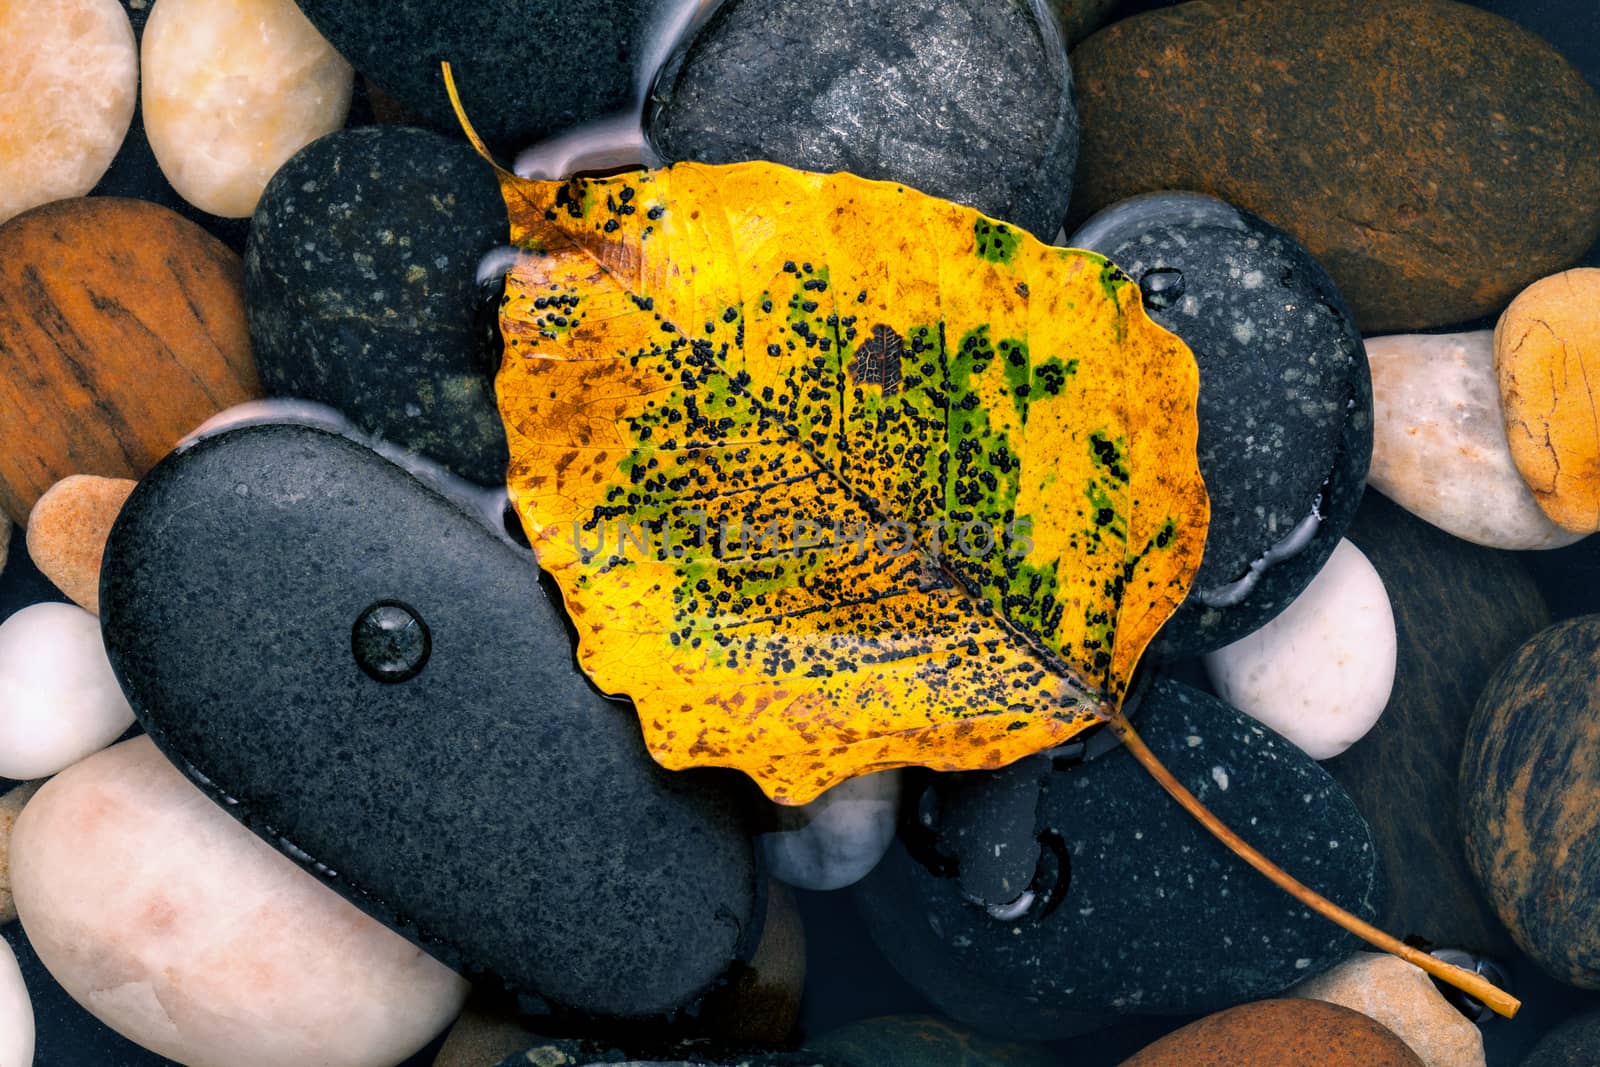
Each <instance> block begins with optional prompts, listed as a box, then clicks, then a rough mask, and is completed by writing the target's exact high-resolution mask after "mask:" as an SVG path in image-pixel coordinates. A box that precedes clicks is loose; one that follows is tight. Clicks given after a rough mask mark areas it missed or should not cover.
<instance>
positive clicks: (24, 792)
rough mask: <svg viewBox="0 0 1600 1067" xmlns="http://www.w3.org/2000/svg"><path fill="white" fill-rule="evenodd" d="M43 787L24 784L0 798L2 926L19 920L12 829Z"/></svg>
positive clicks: (0, 908)
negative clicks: (13, 884)
mask: <svg viewBox="0 0 1600 1067" xmlns="http://www.w3.org/2000/svg"><path fill="white" fill-rule="evenodd" d="M41 785H44V782H43V781H38V782H24V783H23V784H21V785H19V786H17V787H16V788H14V789H12V790H10V791H9V792H7V793H6V794H5V795H3V796H0V926H4V925H5V924H6V923H9V922H15V921H16V918H17V902H16V901H15V900H13V899H12V898H11V828H12V827H13V826H15V825H16V822H17V816H18V815H21V814H22V806H23V805H24V804H26V803H27V802H28V800H29V798H30V797H32V796H33V794H35V793H37V792H38V791H39V787H40V786H41Z"/></svg>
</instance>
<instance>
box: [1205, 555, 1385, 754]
mask: <svg viewBox="0 0 1600 1067" xmlns="http://www.w3.org/2000/svg"><path fill="white" fill-rule="evenodd" d="M1395 649H1396V645H1395V629H1394V612H1393V611H1392V610H1391V609H1390V607H1389V595H1388V594H1387V593H1386V592H1384V588H1383V579H1382V578H1380V577H1378V572H1377V571H1375V570H1373V569H1372V564H1371V563H1369V562H1367V557H1366V556H1363V555H1362V554H1361V550H1360V549H1359V548H1357V547H1355V546H1354V545H1352V544H1351V543H1350V542H1349V541H1340V542H1339V546H1338V547H1337V548H1335V549H1334V550H1333V555H1332V556H1330V557H1329V558H1328V562H1327V563H1326V564H1325V565H1324V566H1323V568H1322V570H1320V571H1318V572H1317V576H1316V578H1314V579H1312V581H1311V584H1310V585H1308V586H1306V589H1305V592H1303V593H1301V594H1300V595H1299V596H1298V597H1296V598H1295V599H1294V602H1293V603H1291V604H1290V605H1289V606H1288V607H1287V608H1285V609H1284V611H1283V613H1282V614H1281V615H1279V616H1277V617H1276V618H1274V619H1273V620H1272V621H1271V622H1269V623H1267V624H1266V625H1265V626H1263V627H1262V628H1261V629H1259V630H1257V631H1256V632H1255V633H1253V634H1251V635H1249V636H1248V637H1244V638H1241V639H1240V640H1238V641H1235V642H1234V643H1233V644H1231V645H1227V646H1225V647H1223V648H1220V649H1218V650H1217V651H1215V652H1212V653H1209V654H1208V655H1207V656H1206V657H1205V665H1206V673H1207V674H1208V675H1209V676H1210V678H1211V684H1212V685H1213V686H1215V687H1216V690H1217V695H1218V696H1220V697H1222V699H1224V700H1226V701H1227V702H1228V703H1230V704H1232V705H1233V706H1234V707H1236V708H1238V709H1239V710H1240V711H1243V712H1245V713H1246V714H1247V715H1250V716H1252V717H1253V718H1255V719H1256V720H1257V721H1258V722H1262V723H1265V724H1266V725H1268V726H1270V727H1272V728H1273V729H1274V730H1276V731H1277V732H1278V733H1279V734H1281V735H1282V736H1284V737H1285V738H1287V739H1288V740H1290V741H1293V742H1294V743H1295V744H1296V745H1299V746H1300V749H1301V751H1303V752H1304V753H1305V754H1306V755H1308V756H1310V757H1311V758H1312V759H1319V760H1323V759H1330V758H1332V757H1333V756H1337V755H1338V754H1339V753H1341V752H1343V751H1344V750H1345V749H1347V748H1349V747H1350V746H1351V745H1353V744H1355V743H1356V742H1357V741H1359V740H1360V739H1361V737H1362V736H1363V735H1364V734H1365V733H1366V732H1367V731H1368V730H1370V729H1372V725H1373V724H1374V723H1376V722H1377V721H1378V716H1380V715H1382V714H1383V708H1384V705H1386V704H1387V703H1388V702H1389V691H1390V689H1391V687H1393V685H1394V669H1395Z"/></svg>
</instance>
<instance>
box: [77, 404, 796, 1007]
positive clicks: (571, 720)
mask: <svg viewBox="0 0 1600 1067" xmlns="http://www.w3.org/2000/svg"><path fill="white" fill-rule="evenodd" d="M384 601H392V602H399V603H400V604H402V605H404V606H405V608H406V610H408V611H409V612H410V613H411V614H413V615H414V616H415V617H417V618H419V619H420V620H421V622H422V624H423V625H424V626H425V628H426V631H427V634H428V640H427V641H426V642H425V644H426V645H427V646H428V649H429V651H428V655H427V656H426V658H425V660H424V661H423V662H422V664H421V670H420V673H417V674H416V675H415V676H414V677H411V678H410V679H409V680H406V681H401V682H392V683H385V682H381V681H378V680H376V679H375V678H374V677H371V676H370V675H369V674H368V673H367V672H366V671H364V670H363V667H362V666H361V665H360V664H358V662H357V658H356V656H355V655H354V654H353V645H354V642H353V629H354V626H355V623H356V621H357V619H358V618H361V617H362V616H363V615H364V614H366V612H367V611H368V609H369V607H370V606H371V605H373V604H375V603H380V602H384ZM100 613H101V622H102V626H103V630H104V634H105V638H106V646H107V651H108V652H109V654H110V656H111V659H112V663H113V666H114V667H115V669H116V670H117V673H118V677H119V678H120V680H121V682H122V685H123V688H124V690H125V691H126V692H127V694H128V696H129V699H130V701H131V702H132V704H133V705H134V708H135V710H136V711H137V713H138V714H139V716H140V721H141V723H142V725H143V726H144V727H145V729H146V730H147V731H148V732H149V734H150V736H151V737H152V738H153V739H154V740H155V741H156V743H157V744H158V745H159V746H160V747H161V749H162V751H163V752H165V753H166V754H167V755H168V756H169V757H170V758H172V760H173V761H174V762H175V763H176V764H178V766H180V767H181V768H183V769H184V770H185V771H186V773H187V774H188V775H189V776H190V777H191V778H192V779H193V780H194V781H195V782H196V783H197V784H198V785H200V786H201V787H202V788H203V789H205V790H206V791H207V792H208V793H209V794H210V795H211V796H212V797H213V798H215V799H217V800H218V801H219V802H221V803H223V804H224V805H225V806H226V807H227V810H228V811H229V812H230V813H232V814H233V815H235V816H236V817H238V818H240V819H241V820H242V821H243V822H244V823H245V825H247V826H249V827H250V828H251V829H252V830H254V831H255V832H256V833H257V834H259V835H261V836H262V837H263V838H264V839H266V840H267V841H269V842H270V843H272V844H274V845H276V846H277V847H278V848H279V849H281V850H282V851H284V852H285V853H286V854H287V855H289V856H290V857H291V858H293V859H295V860H296V861H297V862H299V863H300V864H301V865H302V866H303V867H305V868H306V869H307V870H309V871H311V872H312V873H313V874H315V875H316V876H317V877H318V878H320V879H321V880H322V881H323V882H325V883H326V884H328V885H329V886H331V887H332V888H334V889H335V890H337V891H339V892H341V893H343V894H344V895H345V896H346V897H348V898H349V899H350V900H351V902H352V903H354V904H356V905H357V906H358V907H360V908H362V909H363V910H365V911H367V912H368V913H369V914H371V915H373V916H374V917H376V918H378V919H379V920H381V921H383V922H386V923H388V924H390V925H391V926H393V927H394V928H396V929H397V930H399V931H400V932H402V933H404V934H406V935H407V936H409V937H411V938H412V939H413V940H414V941H416V942H417V943H418V944H420V945H422V946H423V947H425V948H426V949H427V950H428V951H429V952H431V953H433V954H434V955H436V956H438V957H439V958H440V959H442V960H443V961H444V962H446V963H447V964H449V965H450V966H452V967H456V968H457V969H461V970H464V971H465V972H466V973H468V974H469V975H472V974H476V973H478V972H481V971H487V972H489V973H491V974H493V975H496V976H498V977H500V978H501V979H504V980H505V981H506V982H508V983H509V984H511V985H512V986H513V987H514V988H515V989H517V990H518V991H520V992H523V993H526V994H529V995H530V997H531V998H542V1001H543V1005H540V1004H539V1003H538V1001H537V1000H530V1005H531V1006H533V1007H541V1006H548V1007H549V1008H551V1009H552V1010H558V1011H561V1010H566V1011H571V1012H579V1013H583V1014H585V1015H604V1016H643V1015H653V1014H657V1013H661V1012H667V1011H671V1010H673V1009H677V1008H681V1007H684V1006H685V1005H688V1004H690V1003H691V1002H693V1001H694V1000H695V999H696V998H697V997H698V996H699V995H700V994H701V993H702V992H703V991H704V990H705V989H706V988H707V987H708V986H710V985H711V984H712V982H713V981H714V980H715V979H717V978H718V977H719V975H721V974H722V973H723V972H724V971H725V969H726V968H727V966H728V964H729V963H730V962H731V961H733V960H735V959H736V958H748V957H749V955H750V953H752V952H753V950H754V946H755V942H756V939H757V938H759V935H760V929H759V925H760V923H759V918H758V917H759V916H761V915H763V914H764V911H763V905H762V902H761V899H760V890H759V889H758V886H759V885H760V884H761V882H760V880H759V879H758V874H757V871H756V867H755V860H754V855H753V850H752V847H751V844H750V841H749V838H748V836H747V828H746V827H745V825H744V823H743V820H742V817H741V816H740V814H739V808H740V807H741V806H743V807H746V808H747V807H748V797H747V796H746V794H745V792H744V790H743V789H742V788H740V787H741V785H742V783H740V782H739V781H738V780H736V779H734V780H730V779H729V778H727V777H725V776H721V775H718V774H716V773H703V772H702V773H696V772H688V773H676V774H674V773H670V772H668V771H665V770H662V769H661V768H659V767H657V766H656V765H655V764H654V763H652V762H651V760H650V758H649V756H648V755H647V753H646V751H645V748H644V744H643V741H642V739H641V737H640V734H639V725H638V722H637V720H636V719H635V717H634V714H633V712H632V710H631V709H630V707H629V706H628V705H626V704H624V703H617V702H612V701H609V700H606V699H605V698H603V697H601V696H600V695H599V694H598V693H596V692H595V691H594V690H593V689H592V688H591V687H590V685H589V684H588V682H587V680H586V679H585V678H584V677H583V675H582V674H581V673H580V672H579V671H578V669H577V667H576V665H575V663H574V662H573V655H572V648H571V646H570V644H569V640H568V636H567V632H566V628H565V624H564V619H563V618H562V617H561V615H560V613H559V610H558V609H557V608H556V607H555V605H554V604H552V603H551V602H550V601H549V600H548V599H547V598H546V596H545V593H544V592H543V590H542V588H541V586H540V584H539V580H538V574H537V570H536V568H535V567H534V565H533V563H532V561H531V559H530V558H529V556H528V555H527V554H526V553H519V552H517V551H515V550H513V549H512V548H510V547H509V546H507V545H506V544H504V543H503V542H501V541H499V540H497V539H496V538H495V537H494V536H492V535H491V534H490V533H489V532H488V531H487V530H485V529H484V527H483V526H482V524H481V523H480V522H479V521H478V520H476V519H474V518H471V517H469V516H467V515H466V514H464V513H463V512H461V511H458V510H457V509H456V508H454V507H453V506H452V505H450V504H449V503H448V502H446V501H445V500H444V499H443V498H442V497H438V496H436V495H434V494H433V493H432V492H430V491H428V490H426V489H424V488H422V486H421V484H420V483H418V482H417V481H415V480H414V479H413V478H411V477H410V476H409V475H408V474H406V473H405V472H404V471H402V470H401V469H400V468H399V467H396V466H394V465H392V464H390V463H389V462H387V461H385V460H383V459H381V458H380V457H378V456H377V455H376V454H375V453H373V452H370V451H368V450H366V449H364V448H362V447H361V446H359V445H357V444H354V443H352V442H350V441H347V440H345V439H344V438H341V437H336V436H333V435H331V434H327V433H325V432H322V431H320V430H314V429H310V428H307V427H300V426H254V427H246V428H243V429H237V430H232V431H228V432H224V433H222V434H220V435H218V436H216V437H210V438H206V439H204V440H202V441H201V442H199V443H198V444H195V445H192V446H189V447H188V448H187V449H184V450H180V451H179V452H177V453H175V454H174V455H172V456H170V457H168V458H167V459H166V460H164V461H163V462H162V463H161V465H159V466H158V467H157V468H156V469H155V470H154V471H153V472H151V473H150V474H149V475H148V476H147V477H146V478H145V479H144V480H143V481H142V482H141V483H140V485H139V488H138V489H137V490H136V491H135V492H134V494H133V496H132V497H131V498H130V499H129V501H128V503H127V505H126V506H125V507H124V508H123V511H122V513H121V515H120V517H119V518H118V520H117V524H116V526H115V527H114V528H113V530H112V534H111V538H110V541H109V543H108V545H107V548H106V557H105V564H104V568H103V573H102V581H101V593H100ZM401 647H402V650H404V649H405V648H408V647H410V646H407V645H405V643H404V642H401ZM740 798H742V799H740Z"/></svg>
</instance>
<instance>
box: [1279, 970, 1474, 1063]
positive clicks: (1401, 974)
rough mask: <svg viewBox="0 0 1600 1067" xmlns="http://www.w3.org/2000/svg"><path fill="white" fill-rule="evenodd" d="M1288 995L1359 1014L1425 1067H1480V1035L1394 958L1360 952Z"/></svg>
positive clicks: (1423, 977)
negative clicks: (1397, 1040) (1389, 1034)
mask: <svg viewBox="0 0 1600 1067" xmlns="http://www.w3.org/2000/svg"><path fill="white" fill-rule="evenodd" d="M1289 993H1290V995H1291V996H1296V997H1308V998H1310V999H1312V1000H1325V1001H1327V1002H1328V1003H1330V1004H1338V1005H1341V1006H1343V1007H1346V1008H1349V1009H1350V1010H1352V1011H1359V1012H1360V1013H1361V1014H1362V1015H1365V1016H1367V1017H1368V1018H1370V1019H1372V1020H1374V1021H1375V1022H1378V1023H1381V1024H1383V1025H1384V1026H1386V1027H1388V1028H1389V1029H1390V1030H1392V1031H1393V1032H1394V1035H1395V1036H1396V1037H1398V1038H1400V1040H1402V1041H1404V1042H1405V1043H1406V1044H1407V1045H1408V1046H1409V1047H1410V1049H1411V1051H1412V1052H1415V1053H1416V1054H1417V1058H1418V1059H1420V1060H1422V1062H1423V1064H1425V1065H1426V1067H1484V1054H1483V1031H1481V1030H1479V1029H1478V1028H1477V1026H1475V1025H1473V1023H1472V1022H1471V1021H1470V1020H1469V1019H1468V1018H1467V1017H1466V1016H1465V1015H1462V1014H1461V1013H1460V1012H1459V1011H1457V1010H1456V1009H1455V1007H1454V1006H1453V1005H1452V1004H1451V1003H1450V1002H1449V1001H1447V1000H1445V998H1444V997H1443V996H1442V995H1441V994H1440V992H1439V988H1438V986H1436V985H1434V984H1433V979H1431V978H1429V977H1428V975H1427V973H1426V972H1425V971H1423V970H1422V968H1420V967H1417V966H1415V965H1413V964H1410V963H1407V962H1406V961H1405V960H1403V959H1400V958H1399V957H1398V956H1391V955H1389V954H1388V953H1387V952H1358V953H1356V954H1355V955H1354V956H1352V957H1350V958H1349V959H1348V960H1345V961H1344V962H1343V963H1341V964H1339V966H1337V967H1335V968H1334V969H1333V970H1331V971H1329V972H1328V973H1326V974H1321V975H1318V976H1317V977H1315V978H1312V979H1309V980H1308V981H1305V982H1301V983H1300V984H1299V985H1297V986H1295V987H1294V988H1293V989H1291V990H1289Z"/></svg>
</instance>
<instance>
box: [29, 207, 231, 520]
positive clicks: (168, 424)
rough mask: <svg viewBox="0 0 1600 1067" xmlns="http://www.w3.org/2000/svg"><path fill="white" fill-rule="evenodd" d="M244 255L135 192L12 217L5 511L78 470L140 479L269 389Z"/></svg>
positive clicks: (31, 501)
mask: <svg viewBox="0 0 1600 1067" xmlns="http://www.w3.org/2000/svg"><path fill="white" fill-rule="evenodd" d="M240 278H241V268H240V263H239V257H238V256H236V255H234V254H233V253H232V252H231V251H229V250H228V249H227V248H226V247H225V246H224V245H223V244H222V243H221V242H220V241H218V240H217V239H216V238H214V237H212V236H211V235H210V234H208V233H206V232H205V231H204V230H202V229H200V227H198V226H196V225H195V224H194V223H192V222H189V221H187V220H186V219H183V218H181V217H180V216H178V215H175V214H174V213H172V212H171V211H169V210H167V209H166V208H163V207H157V206H156V205H154V204H147V203H143V202H141V201H137V200H120V199H117V198H114V197H101V196H97V197H90V198H87V199H79V200H63V201H59V202H57V203H54V204H48V205H46V206H44V207H41V208H36V209H35V210H33V211H30V212H28V213H27V214H25V215H21V216H19V217H17V218H14V219H12V220H11V221H10V222H8V223H6V224H5V225H3V226H0V440H3V441H6V442H7V445H6V447H5V448H4V449H3V450H0V508H3V509H4V510H5V511H6V513H7V514H9V515H10V516H11V518H13V519H15V520H16V521H18V522H25V521H26V520H27V517H28V513H29V511H31V510H32V509H33V505H34V502H35V501H37V500H38V499H39V497H40V495H41V494H43V493H44V491H45V490H46V489H48V488H50V486H52V485H54V484H55V483H56V482H58V481H60V480H61V479H62V478H65V477H66V476H67V475H69V474H99V475H104V476H107V477H114V478H137V477H139V476H140V475H142V474H144V473H145V471H147V470H149V469H150V468H151V467H152V466H154V465H155V462H156V460H158V459H160V458H161V457H162V456H164V455H166V454H167V452H168V451H169V450H170V449H171V448H172V446H173V445H174V444H176V443H177V441H178V439H179V438H180V437H182V436H183V435H184V434H186V433H188V432H189V431H190V430H192V429H193V428H194V427H195V426H197V425H199V424H200V423H201V422H203V421H204V420H205V419H206V418H207V417H208V416H210V415H212V414H214V413H215V412H217V411H220V410H222V409H223V408H226V407H231V406H232V405H234V404H237V403H239V402H241V401H244V400H248V399H250V398H251V397H253V396H255V395H256V394H257V392H258V388H259V387H258V386H257V384H256V371H255V364H254V363H253V362H252V360H251V358H250V340H249V333H248V330H247V328H246V326H245V315H244V298H243V293H242V291H241V286H240Z"/></svg>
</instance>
